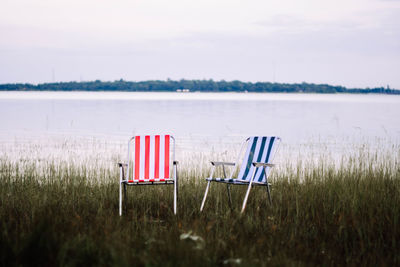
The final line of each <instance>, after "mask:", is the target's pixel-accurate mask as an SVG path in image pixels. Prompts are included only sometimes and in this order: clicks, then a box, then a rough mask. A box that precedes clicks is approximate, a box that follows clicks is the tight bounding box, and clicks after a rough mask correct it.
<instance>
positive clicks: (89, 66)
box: [0, 0, 400, 89]
mask: <svg viewBox="0 0 400 267" xmlns="http://www.w3.org/2000/svg"><path fill="white" fill-rule="evenodd" d="M121 78H122V79H124V80H129V81H141V80H149V79H161V80H165V79H167V78H170V79H182V78H184V79H214V80H222V79H224V80H228V81H229V80H242V81H252V82H256V81H270V82H285V83H298V82H303V81H304V82H310V83H328V84H333V85H344V86H346V87H377V86H385V87H386V86H387V85H389V86H390V87H391V88H397V89H400V0H186V1H184V0H130V1H128V0H113V1H111V0H0V83H15V82H29V83H42V82H53V81H90V80H96V79H100V80H103V81H113V80H117V79H121Z"/></svg>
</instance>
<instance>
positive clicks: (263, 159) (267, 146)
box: [200, 136, 281, 213]
mask: <svg viewBox="0 0 400 267" xmlns="http://www.w3.org/2000/svg"><path fill="white" fill-rule="evenodd" d="M280 141H281V139H280V138H279V137H276V136H270V137H268V136H253V137H249V138H247V139H246V141H245V142H244V143H243V145H242V148H241V150H240V153H239V155H238V159H237V161H236V162H235V163H233V162H217V161H212V162H211V164H212V170H211V175H210V177H209V178H206V180H207V181H208V183H207V187H206V191H205V193H204V197H203V201H202V203H201V207H200V211H202V210H203V208H204V203H205V202H206V198H207V194H208V190H209V188H210V184H211V182H219V183H226V184H227V190H228V198H229V205H230V207H231V208H232V199H231V191H230V186H231V185H247V186H248V188H247V192H246V195H245V197H244V200H243V205H242V210H241V212H242V213H243V212H244V210H245V208H246V203H247V199H248V197H249V194H250V189H251V188H252V186H255V185H257V186H265V187H266V191H267V193H268V199H269V202H270V204H272V200H271V191H270V185H271V184H270V183H269V182H268V174H269V171H270V169H271V168H272V167H273V166H274V164H272V160H273V158H274V155H275V152H276V150H277V148H278V146H279V143H280ZM246 143H247V149H246V153H245V155H244V159H243V162H242V164H241V166H240V171H239V173H238V176H237V178H232V176H233V174H234V172H235V170H236V166H237V163H238V162H239V160H240V157H241V155H242V152H243V148H244V147H245V144H246ZM219 166H221V167H222V168H223V174H224V177H223V178H214V177H213V175H214V171H215V168H216V167H219ZM225 166H231V167H233V168H231V172H230V176H229V178H226V172H225Z"/></svg>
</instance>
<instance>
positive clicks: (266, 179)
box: [263, 167, 272, 205]
mask: <svg viewBox="0 0 400 267" xmlns="http://www.w3.org/2000/svg"><path fill="white" fill-rule="evenodd" d="M263 171H264V175H265V182H266V183H267V193H268V200H269V204H270V205H272V199H271V190H270V189H269V183H268V177H267V172H266V171H265V167H263Z"/></svg>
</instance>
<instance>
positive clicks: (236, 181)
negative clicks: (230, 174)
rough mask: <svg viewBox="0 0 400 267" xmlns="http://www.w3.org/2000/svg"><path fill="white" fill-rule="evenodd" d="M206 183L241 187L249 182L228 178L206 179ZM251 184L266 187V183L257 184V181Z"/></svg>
mask: <svg viewBox="0 0 400 267" xmlns="http://www.w3.org/2000/svg"><path fill="white" fill-rule="evenodd" d="M206 180H207V181H213V182H219V183H227V184H243V185H248V184H249V181H246V180H240V179H229V178H206ZM253 184H258V185H267V183H264V182H258V181H253ZM269 185H271V184H269Z"/></svg>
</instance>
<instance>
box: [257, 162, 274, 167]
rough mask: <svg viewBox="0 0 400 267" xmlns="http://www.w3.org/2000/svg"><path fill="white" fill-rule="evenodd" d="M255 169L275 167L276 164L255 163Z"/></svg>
mask: <svg viewBox="0 0 400 267" xmlns="http://www.w3.org/2000/svg"><path fill="white" fill-rule="evenodd" d="M253 166H254V167H274V166H275V164H271V163H262V162H253Z"/></svg>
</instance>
